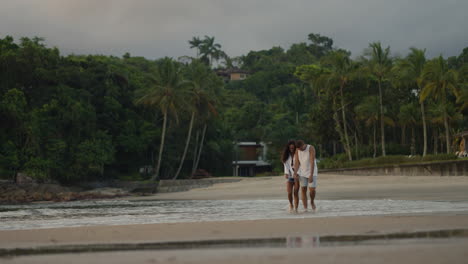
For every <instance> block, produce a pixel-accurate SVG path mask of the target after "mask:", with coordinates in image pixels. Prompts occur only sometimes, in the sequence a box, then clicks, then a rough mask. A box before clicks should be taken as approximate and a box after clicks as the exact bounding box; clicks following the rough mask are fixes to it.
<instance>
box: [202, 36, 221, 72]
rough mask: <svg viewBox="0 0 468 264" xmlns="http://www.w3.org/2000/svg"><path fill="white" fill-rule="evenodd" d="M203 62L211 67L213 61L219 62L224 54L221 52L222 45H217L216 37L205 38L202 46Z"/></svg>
mask: <svg viewBox="0 0 468 264" xmlns="http://www.w3.org/2000/svg"><path fill="white" fill-rule="evenodd" d="M200 54H201V55H202V57H201V60H202V61H205V62H207V64H208V65H209V66H210V67H211V64H212V63H213V60H219V59H220V58H221V57H222V56H223V55H224V53H223V52H222V51H221V45H220V44H218V43H215V40H214V37H209V36H205V39H204V40H203V41H202V43H201V44H200Z"/></svg>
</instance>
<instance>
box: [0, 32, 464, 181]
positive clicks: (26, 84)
mask: <svg viewBox="0 0 468 264" xmlns="http://www.w3.org/2000/svg"><path fill="white" fill-rule="evenodd" d="M189 44H190V46H191V48H195V49H196V50H197V58H198V59H195V58H190V57H183V58H181V60H180V61H175V60H174V59H171V58H162V59H158V60H148V59H145V58H143V57H134V56H131V55H130V54H129V53H126V54H124V55H123V57H121V58H119V57H113V56H102V55H68V56H63V55H61V54H60V52H59V50H58V49H57V48H48V47H47V46H46V45H45V44H44V42H43V40H42V39H41V38H22V39H20V40H18V41H17V42H15V41H14V39H13V38H12V37H9V36H7V37H5V38H3V39H1V38H0V123H1V126H0V177H2V178H6V179H12V178H13V177H14V175H15V173H17V172H26V173H27V174H29V175H31V176H33V177H34V178H37V179H39V180H41V181H50V180H53V181H55V180H58V181H62V182H75V181H82V180H95V179H103V178H127V179H141V176H139V173H138V171H139V169H140V168H141V167H156V164H157V163H159V162H158V159H159V158H160V159H161V162H160V166H161V169H160V172H161V178H170V177H172V176H173V175H174V174H175V172H176V171H177V170H178V168H181V174H180V175H181V178H189V177H190V175H191V172H192V171H193V169H194V167H195V168H202V169H205V170H207V171H208V172H209V173H211V174H212V175H223V176H226V175H230V174H231V173H232V156H233V153H234V151H235V149H234V144H233V143H234V142H235V141H263V142H266V143H268V146H269V148H268V149H269V151H268V154H267V156H268V159H269V161H270V162H271V164H272V166H273V169H274V170H275V171H278V170H281V166H282V164H281V163H280V162H279V159H278V157H279V153H280V152H281V148H282V147H283V145H284V143H285V142H286V141H287V140H289V139H303V140H305V141H306V142H307V143H312V144H314V145H315V147H316V150H317V153H318V155H319V157H320V159H321V162H320V164H321V165H320V166H321V167H330V168H336V167H343V166H355V164H359V165H366V164H370V165H374V164H378V163H382V164H386V163H388V162H400V161H401V162H406V158H402V157H403V156H396V157H395V158H388V159H384V158H378V159H375V160H374V159H370V160H367V161H356V162H357V163H352V162H348V161H347V160H348V155H345V154H344V153H343V152H344V151H345V148H344V142H345V140H344V139H345V137H348V138H349V139H348V140H346V141H348V142H349V143H347V144H349V147H348V148H347V149H348V154H352V156H353V159H356V158H361V157H372V156H373V155H374V154H375V155H381V154H382V153H380V151H378V152H377V151H376V152H375V153H374V147H375V149H377V147H381V145H382V142H381V141H380V140H379V143H377V140H375V141H374V135H375V137H376V138H380V137H381V135H382V134H383V133H385V134H386V135H387V136H386V137H385V140H384V143H385V144H386V145H387V153H389V154H392V155H408V154H409V153H410V148H409V146H408V145H402V144H401V142H402V141H403V140H402V137H408V135H410V134H411V132H412V131H414V133H415V137H414V138H415V142H414V147H413V148H412V150H414V152H413V153H417V154H420V153H422V151H421V148H422V147H421V146H422V145H423V144H422V143H423V142H422V136H421V134H422V124H421V123H422V122H421V120H422V119H421V116H420V113H421V111H420V105H419V104H418V103H419V101H424V105H425V106H426V110H425V113H426V121H427V128H428V129H427V130H428V131H427V132H428V139H429V140H428V151H433V152H436V151H439V149H441V147H440V146H441V144H443V145H444V147H445V145H447V143H446V142H449V144H451V140H452V141H453V138H451V135H453V134H456V133H458V132H461V131H463V130H466V129H468V119H467V118H466V116H467V115H466V111H467V110H466V109H467V104H466V102H467V101H468V100H466V98H467V95H468V92H467V91H468V88H467V87H468V86H467V80H468V79H467V78H468V77H467V76H468V74H467V69H468V66H467V65H468V64H467V60H466V58H467V54H468V53H467V52H468V48H467V49H464V50H463V52H462V53H461V54H460V55H459V56H454V57H453V58H450V59H448V60H446V59H444V58H442V57H439V58H435V59H432V60H428V61H426V58H425V50H420V49H416V48H412V49H410V53H409V55H408V56H406V57H404V58H402V59H397V58H395V57H392V56H391V54H390V47H387V48H384V47H383V46H382V45H381V44H380V43H378V42H377V43H371V44H370V45H369V50H368V52H366V53H365V54H364V56H362V57H358V59H351V54H350V53H349V52H347V51H345V50H342V49H339V48H335V47H333V40H332V39H331V38H329V37H326V36H322V35H320V34H313V33H312V34H309V35H308V40H307V42H303V43H293V44H292V45H291V46H290V47H289V48H288V49H284V48H282V47H272V48H270V49H266V50H258V51H250V52H248V53H247V54H246V55H243V56H240V57H238V58H229V57H228V56H227V55H226V54H225V53H224V52H223V51H222V50H221V45H220V44H217V43H216V42H215V39H214V37H209V36H205V37H204V38H199V37H194V38H193V39H191V40H190V41H189ZM181 61H184V63H182V62H181ZM216 62H218V63H216ZM213 64H214V65H215V66H217V67H219V69H217V70H216V71H215V70H213V69H212V67H213ZM221 65H225V67H224V68H223V67H221ZM234 65H236V66H237V67H239V68H240V69H241V70H243V71H244V72H247V73H248V78H247V79H245V80H243V81H231V82H225V83H223V81H222V79H221V78H219V77H218V76H217V75H216V73H218V74H220V73H221V72H224V73H226V72H229V70H233V67H234ZM218 70H219V71H218ZM234 70H237V69H234ZM377 88H380V89H377ZM380 92H381V93H380ZM380 98H382V99H383V105H380V101H379V99H380ZM343 110H344V111H343ZM343 112H344V113H343ZM165 114H167V115H165ZM192 114H194V119H193V120H192V118H191V117H192ZM381 114H382V115H381ZM191 121H193V125H192V130H193V133H191V136H190V137H189V136H188V135H189V133H188V131H189V124H192V122H191ZM379 122H383V124H384V126H383V130H382V128H381V127H380V126H378V125H377V124H379ZM164 124H166V126H164ZM163 128H164V129H165V130H164V129H163ZM443 128H445V129H443ZM410 130H411V131H410ZM447 131H448V133H447ZM346 134H347V135H346ZM163 135H164V137H163ZM447 135H448V141H447V140H446V138H447ZM343 136H345V137H343ZM202 137H203V140H204V141H203V142H202V140H201V139H202ZM443 139H445V140H443ZM406 142H409V140H406ZM163 146H164V148H163ZM161 150H162V151H161ZM158 151H161V154H159V153H158ZM349 152H350V153H349ZM183 153H185V154H186V155H182V154H183ZM334 154H337V155H334ZM333 155H334V156H333ZM182 156H183V158H181V157H182ZM331 156H333V157H331ZM327 157H329V158H327ZM330 157H331V158H330ZM184 158H185V162H184ZM448 158H451V156H450V155H448V156H447V159H448ZM424 159H425V160H440V159H445V157H442V156H437V157H431V156H429V155H428V156H426V157H424ZM425 160H424V161H425ZM150 176H151V175H150ZM148 177H149V176H148Z"/></svg>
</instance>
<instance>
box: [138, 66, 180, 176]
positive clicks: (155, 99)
mask: <svg viewBox="0 0 468 264" xmlns="http://www.w3.org/2000/svg"><path fill="white" fill-rule="evenodd" d="M185 85H186V81H184V80H183V79H182V74H181V71H180V67H179V66H178V64H177V63H175V62H174V61H173V60H172V59H171V58H164V59H161V60H160V61H159V64H158V67H157V70H156V73H155V85H153V86H151V87H148V88H147V89H145V90H142V91H139V93H140V95H139V96H138V99H137V101H136V103H137V104H141V105H145V106H148V107H151V108H159V109H160V111H161V113H162V114H163V127H162V132H161V145H160V146H159V156H158V161H157V163H156V168H155V171H154V175H153V177H152V178H151V180H157V179H159V170H160V168H161V158H162V154H163V149H164V140H165V136H166V126H167V120H168V115H169V114H171V115H173V116H174V118H175V119H176V121H177V122H178V112H179V110H180V108H181V106H182V104H183V102H184V98H185V94H184V89H183V88H184V86H185Z"/></svg>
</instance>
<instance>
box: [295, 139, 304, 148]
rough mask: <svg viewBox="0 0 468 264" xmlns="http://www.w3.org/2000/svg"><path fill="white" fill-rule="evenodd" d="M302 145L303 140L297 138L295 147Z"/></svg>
mask: <svg viewBox="0 0 468 264" xmlns="http://www.w3.org/2000/svg"><path fill="white" fill-rule="evenodd" d="M302 146H304V141H303V140H297V141H296V148H298V149H300V148H302Z"/></svg>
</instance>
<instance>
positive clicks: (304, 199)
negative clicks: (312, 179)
mask: <svg viewBox="0 0 468 264" xmlns="http://www.w3.org/2000/svg"><path fill="white" fill-rule="evenodd" d="M301 196H302V205H303V206H304V210H305V211H307V187H301Z"/></svg>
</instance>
